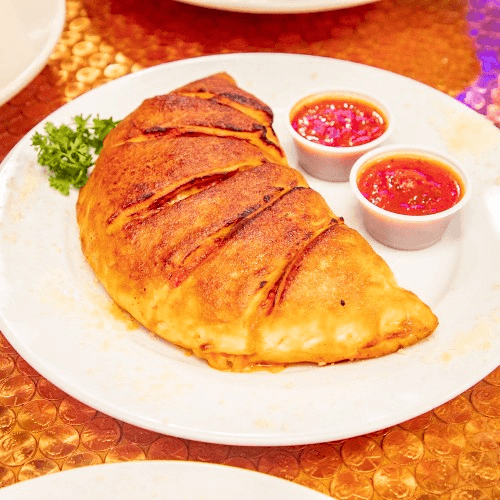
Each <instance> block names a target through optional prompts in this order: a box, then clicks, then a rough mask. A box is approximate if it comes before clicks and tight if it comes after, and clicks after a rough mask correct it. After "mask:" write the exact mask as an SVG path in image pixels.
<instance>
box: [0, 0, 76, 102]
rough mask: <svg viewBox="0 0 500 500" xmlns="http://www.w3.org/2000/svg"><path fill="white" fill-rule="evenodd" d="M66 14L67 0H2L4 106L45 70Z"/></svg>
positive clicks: (0, 92) (0, 85)
mask: <svg viewBox="0 0 500 500" xmlns="http://www.w3.org/2000/svg"><path fill="white" fill-rule="evenodd" d="M65 13H66V2H65V0H0V68H1V71H0V106H1V105H2V104H3V103H5V102H7V101H8V100H9V99H10V98H11V97H13V96H14V95H15V94H17V93H18V92H19V91H21V90H22V89H23V88H24V87H25V86H26V85H27V84H28V83H29V82H30V81H31V80H33V78H35V76H36V75H37V74H38V73H40V71H41V70H42V69H43V67H44V66H45V63H46V62H47V60H48V58H49V56H50V53H51V52H52V49H53V48H54V46H55V44H56V43H57V40H58V39H59V36H60V35H61V32H62V29H63V26H64V20H65Z"/></svg>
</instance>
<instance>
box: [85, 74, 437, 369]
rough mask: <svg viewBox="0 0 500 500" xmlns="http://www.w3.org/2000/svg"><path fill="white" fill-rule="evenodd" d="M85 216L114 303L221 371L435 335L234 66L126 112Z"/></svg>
mask: <svg viewBox="0 0 500 500" xmlns="http://www.w3.org/2000/svg"><path fill="white" fill-rule="evenodd" d="M77 219H78V224H79V226H80V235H81V243H82V250H83V253H84V254H85V256H86V257H87V259H88V261H89V263H90V265H91V267H92V268H93V270H94V271H95V273H96V275H97V277H98V278H99V279H100V281H101V282H102V283H103V285H104V286H105V288H106V289H107V291H108V292H109V294H110V295H111V297H112V298H113V299H114V300H115V301H116V302H117V303H118V304H119V305H120V306H121V307H123V308H124V309H126V310H127V311H128V312H130V313H131V314H132V316H134V317H135V318H136V319H137V320H138V321H139V322H141V323H142V324H144V325H145V326H146V327H148V328H149V329H150V330H152V331H153V332H155V333H156V334H158V335H160V336H161V337H164V338H165V339H167V340H169V341H171V342H173V343H175V344H177V345H180V346H182V347H184V348H186V349H189V350H191V351H193V352H194V353H195V354H196V355H197V356H199V357H201V358H204V359H206V360H207V361H208V362H209V364H210V365H212V366H214V367H216V368H219V369H230V370H246V369H249V368H251V367H253V366H255V365H287V364H290V363H300V362H312V363H319V364H323V363H333V362H337V361H341V360H353V359H361V358H367V357H376V356H381V355H384V354H387V353H389V352H394V351H395V350H397V349H399V348H400V347H404V346H408V345H411V344H413V343H415V342H417V341H418V340H420V339H422V338H424V337H426V336H427V335H429V334H430V333H432V332H433V331H434V329H435V328H436V326H437V319H436V317H435V316H434V314H433V313H432V312H431V310H430V309H429V308H428V307H427V306H426V305H425V304H423V303H422V302H421V301H420V300H419V299H418V297H416V296H415V295H414V294H412V293H411V292H408V291H406V290H403V289H402V288H400V287H399V286H398V285H397V283H396V281H395V279H394V275H393V274H392V272H391V270H390V269H389V267H388V266H387V264H386V263H385V262H384V261H383V260H382V259H381V258H380V257H379V256H378V255H377V254H376V253H375V252H374V251H373V249H372V248H371V247H370V245H369V244H368V243H367V242H366V240H364V238H362V237H361V236H360V235H359V234H358V233H357V232H356V231H354V230H352V229H350V228H349V227H347V226H346V225H345V224H344V223H343V221H342V219H339V218H338V217H337V216H336V215H335V214H333V213H332V211H331V210H330V208H329V207H328V205H327V204H326V202H325V201H324V200H323V199H322V198H321V196H320V195H319V194H318V193H316V192H315V191H313V190H312V189H310V188H309V187H308V186H307V184H306V182H305V180H304V178H303V177H302V175H301V174H300V173H299V172H298V171H296V170H294V169H292V168H290V167H289V166H288V165H287V163H286V159H285V155H284V153H283V151H282V149H281V147H280V145H279V142H278V140H277V138H276V136H275V134H274V132H273V130H272V112H271V110H270V109H269V108H268V107H267V106H266V105H265V104H264V103H262V102H261V101H259V100H258V99H257V98H256V97H254V96H252V95H251V94H248V93H247V92H244V91H243V90H241V89H239V88H238V87H237V86H236V84H235V82H234V80H233V79H232V78H231V77H230V76H229V75H227V74H225V73H222V74H217V75H212V76H210V77H208V78H206V79H203V80H199V81H197V82H193V83H191V84H188V85H186V86H184V87H181V88H180V89H177V90H175V91H174V92H172V93H171V94H168V95H166V96H159V97H155V98H151V99H147V100H146V101H144V103H143V104H142V105H141V106H140V107H139V108H138V109H137V110H136V111H134V112H133V113H131V114H130V115H129V116H127V117H126V118H125V119H124V120H123V121H122V122H121V123H120V124H119V125H118V126H117V127H116V128H115V129H114V130H113V131H112V132H111V133H110V134H109V135H108V137H107V138H106V140H105V144H104V148H103V150H102V153H101V155H100V156H99V158H98V160H97V162H96V166H95V169H94V171H93V173H92V175H91V176H90V179H89V182H88V183H87V185H86V186H84V187H83V188H82V189H81V190H80V195H79V199H78V203H77Z"/></svg>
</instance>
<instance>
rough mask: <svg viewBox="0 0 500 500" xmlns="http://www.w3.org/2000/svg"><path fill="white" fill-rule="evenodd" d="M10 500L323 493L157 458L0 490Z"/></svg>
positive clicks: (308, 498)
mask: <svg viewBox="0 0 500 500" xmlns="http://www.w3.org/2000/svg"><path fill="white" fill-rule="evenodd" d="M2 493H3V494H5V495H6V496H7V498H9V499H10V500H25V499H26V498H36V499H37V500H67V499H71V500H90V499H92V500H98V499H103V500H104V499H106V500H108V499H120V500H143V499H147V500H154V499H155V498H158V499H165V498H168V499H169V500H211V499H214V498H216V499H217V500H234V499H235V498H237V499H238V500H254V499H255V498H258V499H260V500H280V499H282V500H321V499H324V498H326V497H325V495H323V494H321V493H318V492H317V491H315V490H312V489H310V488H307V487H305V486H301V485H299V484H296V483H292V482H291V481H287V480H285V479H281V478H278V477H274V476H271V475H268V474H264V473H260V472H255V471H250V470H246V469H239V468H236V467H230V466H226V465H217V464H208V463H201V462H180V461H174V460H163V461H162V460H158V461H156V460H155V461H144V462H139V461H138V462H121V463H114V464H103V465H92V466H88V467H81V468H79V469H72V470H69V471H63V472H56V473H55V474H48V475H46V476H41V477H37V478H34V479H29V480H26V481H23V482H21V483H16V484H14V485H11V486H6V487H4V488H2Z"/></svg>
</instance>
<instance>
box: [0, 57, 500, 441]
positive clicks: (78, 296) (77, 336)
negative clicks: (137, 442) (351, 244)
mask: <svg viewBox="0 0 500 500" xmlns="http://www.w3.org/2000/svg"><path fill="white" fill-rule="evenodd" d="M218 71H227V72H228V73H230V74H231V75H233V77H234V78H235V79H236V80H237V82H238V84H239V85H240V86H241V87H242V88H243V89H245V90H248V91H250V92H253V93H254V94H255V95H256V96H258V97H259V98H261V99H262V100H263V101H264V102H266V103H268V104H269V105H270V106H271V107H272V108H273V110H274V113H275V130H276V133H277V134H278V136H279V138H280V140H281V141H282V144H283V147H284V148H285V150H286V152H287V154H288V158H289V161H290V163H291V165H296V163H295V153H294V151H293V149H292V143H291V138H290V137H289V136H288V135H287V130H286V128H285V120H286V116H285V109H286V107H287V106H288V104H289V103H290V102H291V101H294V100H295V99H297V98H299V97H300V96H301V95H303V94H304V93H306V92H308V91H309V90H310V89H311V88H313V87H314V88H317V87H319V86H322V87H329V86H331V87H341V88H350V87H356V88H357V89H359V90H366V91H370V92H371V93H374V94H376V95H378V96H379V97H381V98H382V99H383V100H384V101H386V102H387V103H389V104H390V105H391V106H392V107H393V110H394V118H395V120H396V130H395V132H394V134H393V136H392V140H391V142H393V143H397V142H399V143H401V142H404V143H408V142H409V143H413V144H417V145H425V146H429V147H432V148H434V149H438V150H441V151H444V152H445V153H447V154H448V155H450V156H453V157H455V158H456V159H457V160H458V161H460V162H461V163H463V165H464V166H465V168H467V170H468V171H469V174H470V176H471V178H472V183H473V186H472V189H473V191H472V198H471V201H470V203H469V204H468V206H467V207H466V209H465V210H464V212H463V213H461V215H460V217H459V218H456V219H455V220H454V221H453V222H452V224H451V225H450V227H449V229H448V231H447V233H446V235H445V237H444V238H443V240H442V241H440V242H439V243H438V244H436V245H434V246H432V247H430V248H427V249H425V250H420V251H414V252H404V251H398V250H393V249H390V248H386V247H384V246H382V245H381V244H378V243H377V242H375V241H373V240H372V238H370V237H369V236H368V234H367V233H366V231H365V229H364V227H363V225H362V222H361V220H360V214H359V211H358V208H357V207H356V204H355V199H354V196H353V194H352V193H351V191H350V189H349V184H348V183H328V182H325V181H319V180H316V179H313V178H311V177H309V176H307V175H306V178H307V179H308V181H309V183H310V185H311V187H313V188H314V189H316V190H318V191H319V192H320V193H322V194H323V196H324V197H325V199H326V200H327V202H328V203H329V204H330V206H331V207H332V209H333V211H334V212H335V213H336V214H337V215H339V216H343V217H344V218H345V220H346V222H347V224H349V225H350V226H352V227H354V228H356V229H358V230H359V231H360V232H361V233H362V234H363V235H364V236H365V237H366V238H367V239H368V240H369V241H370V242H371V243H372V245H373V247H374V248H375V250H376V251H377V252H378V253H380V255H382V257H384V258H385V260H386V261H387V262H388V264H389V265H390V266H391V268H392V269H393V271H394V272H395V274H396V277H397V279H398V281H399V283H400V284H401V285H402V286H404V287H405V288H408V289H410V290H412V291H414V292H415V293H417V294H418V295H419V296H420V297H421V298H422V299H423V300H424V301H425V302H427V303H428V304H429V305H430V306H431V307H432V309H433V310H434V312H435V313H436V315H437V316H438V318H439V320H440V325H439V327H438V328H437V330H436V331H435V332H434V334H433V335H431V336H430V337H429V338H428V339H426V340H424V341H422V342H420V343H418V344H417V345H415V346H413V347H410V348H407V349H404V350H401V351H399V352H397V353H394V354H391V355H388V356H384V357H381V358H378V359H372V360H367V361H362V362H353V363H341V364H337V365H331V366H325V367H321V368H320V367H315V366H295V367H290V368H287V369H286V370H284V371H282V372H280V373H268V372H264V371H261V372H255V373H226V372H220V371H217V370H215V369H212V368H210V367H208V366H207V365H206V364H205V363H204V362H203V361H200V360H199V359H197V358H196V357H194V356H186V355H185V353H184V352H183V351H182V350H180V349H178V348H176V347H174V346H172V345H171V344H169V343H167V342H165V341H162V340H160V339H159V338H157V337H155V336H153V335H152V334H150V333H149V332H147V331H146V330H145V329H143V328H142V327H138V326H136V325H134V324H133V323H132V322H130V321H125V320H124V319H123V317H120V315H119V314H117V313H116V309H114V308H113V306H112V303H111V301H110V299H109V298H108V296H107V294H106V293H105V292H104V291H103V289H102V288H101V286H100V285H99V284H98V283H97V282H96V280H95V278H94V274H93V272H92V271H91V269H90V267H89V266H88V264H87V262H86V260H85V259H84V257H83V255H82V252H81V249H80V244H79V233H78V228H77V224H76V221H75V203H76V199H77V194H78V193H77V192H76V191H73V192H72V193H71V194H70V196H68V197H65V196H63V195H61V194H60V193H59V192H58V191H55V190H54V189H52V188H50V187H49V184H48V181H47V178H46V175H45V172H44V171H43V169H42V168H41V167H40V166H38V165H37V162H36V154H35V151H34V149H33V148H32V147H31V137H32V135H33V130H32V131H31V132H30V133H29V134H27V136H26V137H25V138H24V139H22V140H21V141H20V142H19V143H18V144H17V145H16V146H15V147H14V148H13V150H12V151H11V153H10V154H9V155H8V157H7V158H6V159H5V161H4V163H3V167H2V171H1V172H0V224H1V226H0V227H1V233H0V234H1V240H0V326H1V329H2V331H3V333H4V334H5V336H6V338H7V339H8V341H9V342H10V343H11V344H12V345H13V347H14V348H15V349H16V350H17V352H18V353H19V354H20V355H21V356H22V357H23V358H24V359H25V360H26V361H27V362H28V363H29V364H30V365H31V366H32V367H33V368H35V369H36V370H38V371H39V372H40V373H41V374H42V375H43V376H45V377H46V378H47V379H48V380H50V381H52V382H53V383H54V384H55V385H57V386H58V387H60V388H61V389H63V390H64V391H66V392H67V393H68V394H70V395H72V396H73V397H75V398H76V399H79V400H80V401H82V402H84V403H86V404H88V405H90V406H91V407H93V408H96V409H98V410H100V411H102V412H104V413H107V414H108V415H111V416H114V417H116V418H119V419H121V420H123V421H126V422H129V423H131V424H135V425H137V426H140V427H144V428H148V429H150V430H155V431H158V432H161V433H165V434H169V435H174V436H178V437H185V438H190V439H196V440H200V441H206V442H217V443H226V444H246V445H288V444H305V443H313V442H324V441H329V440H336V439H341V438H348V437H352V436H356V435H362V434H366V433H368V432H371V431H376V430H380V429H382V428H385V427H388V426H391V425H394V424H397V423H400V422H403V421H405V420H408V419H410V418H412V417H415V416H418V415H419V414H422V413H424V412H426V411H429V410H431V409H433V408H434V407H436V406H438V405H440V404H442V403H444V402H446V401H448V400H450V399H452V398H453V397H454V396H456V395H458V394H461V393H462V392H463V391H465V390H466V389H467V388H469V387H471V386H472V385H473V384H475V383H476V382H478V381H479V380H481V379H482V378H484V377H485V376H486V375H487V374H488V373H490V372H491V371H493V370H494V369H495V368H496V367H497V366H498V364H499V362H500V259H499V257H498V255H499V249H500V245H499V243H500V131H499V130H498V129H496V128H495V127H494V125H493V124H492V123H491V122H489V121H488V120H487V119H486V118H484V117H483V116H481V115H479V114H476V113H475V112H474V111H472V110H470V109H469V108H467V107H466V106H465V105H463V104H462V103H460V102H458V101H456V100H454V99H452V98H451V97H449V96H447V95H445V94H443V93H441V92H439V91H437V90H434V89H432V88H430V87H427V86H425V85H423V84H421V83H418V82H415V81H413V80H410V79H407V78H405V77H402V76H399V75H395V74H393V73H389V72H386V71H383V70H379V69H376V68H372V67H368V66H363V65H360V64H355V63H350V62H347V61H339V60H334V59H329V58H321V57H312V56H305V55H292V54H231V55H220V56H210V57H201V58H194V59H188V60H183V61H179V62H174V63H169V64H164V65H160V66H157V67H154V68H150V69H147V70H144V71H142V72H138V73H135V74H132V75H129V76H125V77H123V78H120V79H118V80H115V81H113V82H110V83H109V84H106V85H103V86H101V87H99V88H97V89H95V90H92V91H90V92H88V93H86V94H84V95H82V96H80V97H79V98H77V99H75V100H74V101H72V102H70V103H68V104H66V105H65V106H63V107H62V108H60V109H58V110H57V111H56V112H54V113H53V114H52V115H50V116H49V117H48V120H49V121H52V122H54V123H56V124H62V123H70V122H71V118H72V117H73V116H75V115H78V114H84V115H89V114H99V115H100V116H101V117H102V118H104V117H110V116H112V117H113V118H115V119H118V118H122V117H124V116H125V115H126V114H127V113H129V112H130V111H132V110H133V109H135V108H136V107H137V106H138V105H139V104H140V103H141V102H142V100H143V99H145V98H147V97H150V96H153V95H156V94H161V93H166V92H168V91H170V90H172V89H174V88H177V87H179V86H181V85H183V84H186V83H188V82H190V81H192V80H195V79H198V78H202V77H204V76H207V75H210V74H212V73H215V72H218ZM42 127H43V123H41V124H39V125H37V127H36V128H35V130H38V131H41V130H42ZM297 168H298V167H297Z"/></svg>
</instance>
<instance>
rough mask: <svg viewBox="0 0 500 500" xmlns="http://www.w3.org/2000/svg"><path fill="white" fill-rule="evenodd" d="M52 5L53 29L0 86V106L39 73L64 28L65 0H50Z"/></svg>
mask: <svg viewBox="0 0 500 500" xmlns="http://www.w3.org/2000/svg"><path fill="white" fill-rule="evenodd" d="M51 4H52V6H53V7H54V13H53V14H54V18H53V20H52V22H51V25H52V27H53V29H52V30H51V32H50V35H49V36H48V38H47V40H46V41H45V44H44V46H43V48H42V50H41V51H40V52H38V54H37V56H36V57H35V58H34V59H33V60H32V61H31V62H30V64H29V65H28V66H26V67H25V68H24V69H23V70H22V71H21V72H20V73H19V74H18V75H17V76H16V77H15V78H14V79H13V80H11V81H10V82H9V83H8V84H7V85H5V86H4V87H3V88H0V106H2V105H3V104H5V103H7V102H8V101H10V100H11V99H12V98H13V97H15V96H16V95H17V94H18V93H19V92H21V91H22V90H23V89H24V88H25V87H26V86H27V85H28V84H29V83H30V82H31V81H32V80H33V79H34V78H35V77H36V76H37V75H38V74H40V73H41V71H42V70H43V68H44V67H45V65H46V64H47V61H48V60H49V58H50V55H51V54H52V51H53V50H54V47H55V46H56V44H57V42H58V40H59V38H60V37H61V34H62V32H63V29H64V25H65V22H66V1H65V0H51Z"/></svg>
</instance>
